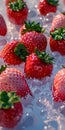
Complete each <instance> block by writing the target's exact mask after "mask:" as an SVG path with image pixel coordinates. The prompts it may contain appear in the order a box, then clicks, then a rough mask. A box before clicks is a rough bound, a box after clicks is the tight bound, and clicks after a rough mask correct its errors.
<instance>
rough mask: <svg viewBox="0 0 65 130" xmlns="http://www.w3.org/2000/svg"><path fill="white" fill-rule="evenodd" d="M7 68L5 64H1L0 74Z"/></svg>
mask: <svg viewBox="0 0 65 130" xmlns="http://www.w3.org/2000/svg"><path fill="white" fill-rule="evenodd" d="M6 68H7V65H1V68H0V74H1V73H2V72H3V71H4V70H5V69H6Z"/></svg>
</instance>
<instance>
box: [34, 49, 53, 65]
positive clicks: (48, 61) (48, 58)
mask: <svg viewBox="0 0 65 130" xmlns="http://www.w3.org/2000/svg"><path fill="white" fill-rule="evenodd" d="M35 52H36V55H37V56H38V57H39V58H40V60H42V62H44V63H46V64H53V59H54V58H53V57H51V56H50V55H49V54H47V53H46V52H45V51H43V52H40V51H38V50H37V49H36V50H35Z"/></svg>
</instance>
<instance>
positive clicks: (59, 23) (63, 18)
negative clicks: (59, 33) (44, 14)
mask: <svg viewBox="0 0 65 130" xmlns="http://www.w3.org/2000/svg"><path fill="white" fill-rule="evenodd" d="M64 26H65V14H64V13H60V14H58V15H56V16H55V17H54V19H53V21H52V26H51V31H54V29H55V28H61V27H64Z"/></svg>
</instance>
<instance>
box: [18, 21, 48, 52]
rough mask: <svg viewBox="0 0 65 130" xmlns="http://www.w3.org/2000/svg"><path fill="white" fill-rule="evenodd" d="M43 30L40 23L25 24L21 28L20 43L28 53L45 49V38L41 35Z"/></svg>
mask: <svg viewBox="0 0 65 130" xmlns="http://www.w3.org/2000/svg"><path fill="white" fill-rule="evenodd" d="M43 32H44V30H43V28H42V27H41V26H40V23H35V22H34V21H33V22H26V23H25V26H24V28H23V27H21V29H20V34H21V40H20V41H21V43H23V44H24V45H25V47H27V49H28V51H29V52H30V53H32V52H34V51H35V48H38V50H40V51H42V50H45V49H46V46H47V38H46V36H45V35H44V34H43Z"/></svg>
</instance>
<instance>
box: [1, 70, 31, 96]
mask: <svg viewBox="0 0 65 130" xmlns="http://www.w3.org/2000/svg"><path fill="white" fill-rule="evenodd" d="M2 90H4V91H15V92H16V94H17V95H19V96H20V97H25V96H26V95H28V94H30V95H32V94H31V91H30V89H29V86H28V84H27V82H26V80H25V78H24V75H23V74H22V72H20V71H19V70H17V69H16V68H6V69H5V71H3V72H2V73H1V74H0V91H2Z"/></svg>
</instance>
